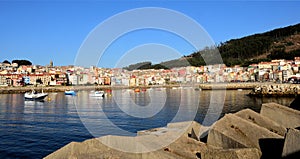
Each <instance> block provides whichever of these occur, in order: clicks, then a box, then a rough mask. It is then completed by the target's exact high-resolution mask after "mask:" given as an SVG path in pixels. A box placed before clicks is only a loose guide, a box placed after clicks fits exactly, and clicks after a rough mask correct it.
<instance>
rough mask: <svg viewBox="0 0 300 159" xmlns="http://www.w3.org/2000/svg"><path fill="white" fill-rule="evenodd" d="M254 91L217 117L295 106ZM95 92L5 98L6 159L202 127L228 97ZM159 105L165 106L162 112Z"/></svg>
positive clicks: (234, 97) (1, 134)
mask: <svg viewBox="0 0 300 159" xmlns="http://www.w3.org/2000/svg"><path fill="white" fill-rule="evenodd" d="M249 92H250V91H249V90H239V91H237V90H228V91H226V92H225V94H224V95H225V96H224V98H223V100H224V104H223V103H222V107H221V108H220V110H221V112H220V114H217V117H218V118H219V117H222V116H223V115H224V114H225V113H233V112H237V111H239V110H241V109H245V108H250V109H252V110H255V111H257V112H259V111H260V107H261V104H262V103H267V102H276V103H279V104H283V105H289V104H290V103H291V102H292V100H293V98H289V97H281V98H270V97H269V98H258V97H249V96H247V94H248V93H249ZM90 93H91V92H90V91H79V92H77V95H76V96H66V95H65V94H64V93H62V92H60V93H49V95H48V97H46V98H45V100H44V101H43V102H40V101H25V100H24V94H0V139H1V140H0V141H1V142H0V158H43V157H45V156H47V155H48V154H50V153H52V152H53V151H56V150H57V149H59V148H61V147H63V146H64V145H66V144H68V143H70V142H72V141H78V142H81V141H84V140H86V139H90V138H93V137H100V136H103V135H135V133H136V132H137V131H139V130H145V129H151V128H156V127H163V126H166V124H167V123H169V122H173V121H185V120H190V119H191V118H192V119H193V120H196V121H198V122H200V123H202V122H203V121H204V119H205V117H206V113H207V112H209V111H208V110H209V109H210V108H209V107H210V103H212V102H218V100H214V99H215V98H218V96H219V95H218V93H220V95H221V94H222V93H224V92H222V91H220V90H215V91H198V90H195V89H193V88H187V89H179V88H178V89H168V88H167V89H166V88H156V89H147V90H144V91H141V92H134V90H131V89H120V90H112V91H111V90H110V91H107V92H106V96H105V98H95V97H91V96H89V94H90ZM161 94H162V95H161ZM191 99H197V100H195V102H194V101H192V100H191ZM129 101H131V102H129ZM151 103H152V105H151ZM153 103H154V104H153ZM134 104H136V105H138V106H140V107H147V106H149V105H151V107H153V109H149V111H148V110H147V109H146V110H147V112H145V113H140V114H134V113H135V112H134V111H132V110H131V108H132V107H133V105H134ZM156 105H162V107H157V108H156ZM156 109H159V111H158V112H156ZM152 110H153V112H152ZM195 110H196V111H195ZM179 111H180V112H181V113H180V114H179V113H177V112H179ZM128 112H129V113H132V114H128ZM151 113H154V115H152V114H151ZM142 116H144V117H142ZM174 119H175V120H174ZM108 121H109V122H110V123H111V124H112V125H115V127H116V128H118V129H120V130H124V131H125V132H128V133H127V134H124V132H123V131H116V130H115V128H111V125H109V124H107V122H108Z"/></svg>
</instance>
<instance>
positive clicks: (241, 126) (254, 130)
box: [207, 114, 283, 149]
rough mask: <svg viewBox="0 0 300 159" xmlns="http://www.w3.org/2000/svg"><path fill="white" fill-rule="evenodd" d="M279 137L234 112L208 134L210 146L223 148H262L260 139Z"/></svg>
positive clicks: (227, 115)
mask: <svg viewBox="0 0 300 159" xmlns="http://www.w3.org/2000/svg"><path fill="white" fill-rule="evenodd" d="M262 138H278V139H283V137H282V136H280V135H278V134H275V133H273V132H271V131H269V130H267V129H265V128H263V127H261V126H258V125H256V124H254V123H252V122H249V121H247V120H245V119H243V118H240V117H238V116H236V115H233V114H226V115H225V116H224V117H223V118H222V119H220V120H219V121H217V122H216V123H215V124H214V125H213V127H212V129H211V130H210V131H209V134H208V141H207V144H208V146H212V147H219V148H223V149H231V148H257V149H260V146H259V139H262Z"/></svg>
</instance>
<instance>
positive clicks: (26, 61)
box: [12, 60, 32, 66]
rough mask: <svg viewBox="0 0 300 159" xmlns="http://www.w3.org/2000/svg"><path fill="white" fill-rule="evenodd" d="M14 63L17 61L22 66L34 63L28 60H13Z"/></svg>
mask: <svg viewBox="0 0 300 159" xmlns="http://www.w3.org/2000/svg"><path fill="white" fill-rule="evenodd" d="M12 63H17V64H18V65H19V66H21V65H32V63H31V62H30V61H28V60H13V61H12Z"/></svg>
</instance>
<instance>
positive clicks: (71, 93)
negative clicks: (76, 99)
mask: <svg viewBox="0 0 300 159" xmlns="http://www.w3.org/2000/svg"><path fill="white" fill-rule="evenodd" d="M65 95H73V96H74V95H76V92H75V91H72V90H66V91H65Z"/></svg>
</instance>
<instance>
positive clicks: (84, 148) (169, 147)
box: [46, 103, 300, 159]
mask: <svg viewBox="0 0 300 159" xmlns="http://www.w3.org/2000/svg"><path fill="white" fill-rule="evenodd" d="M299 125H300V111H297V110H293V109H290V108H288V107H286V106H282V105H279V104H276V103H266V104H263V106H262V108H261V112H260V114H259V113H256V112H254V111H252V110H250V109H245V110H242V111H240V112H237V113H235V114H226V115H225V116H224V117H223V118H222V119H220V120H219V121H217V122H216V123H214V124H213V126H211V127H204V126H202V125H201V124H199V123H197V122H195V121H187V122H179V123H169V124H168V125H167V126H166V127H161V128H155V129H150V130H144V131H139V132H137V136H136V137H129V136H104V137H100V138H95V139H90V140H86V141H84V142H71V143H69V144H68V145H66V146H64V147H62V148H61V149H59V150H57V151H55V152H53V153H52V154H50V155H48V156H47V157H46V158H47V159H54V158H55V159H57V158H58V159H60V158H62V159H65V158H76V159H80V158H82V159H83V158H84V159H86V158H87V159H89V158H97V159H98V158H100V159H104V158H105V159H106V158H108V159H110V158H111V159H118V158H129V159H139V158H143V159H148V158H149V159H152V158H167V159H175V158H176V159H181V158H191V159H195V158H201V159H203V158H204V159H218V158H220V159H221V158H222V159H223V158H228V159H229V158H230V159H247V158H249V159H250V158H251V159H252V158H254V159H256V158H257V159H258V158H282V157H283V158H291V157H292V158H293V157H297V155H299V153H300V146H299V145H300V131H299V130H297V129H294V128H296V127H298V126H299ZM286 128H289V129H288V131H287V129H286ZM207 132H208V138H207V143H203V142H201V140H200V137H201V136H202V135H203V134H206V133H207ZM155 148H156V149H155ZM141 152H143V153H141Z"/></svg>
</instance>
